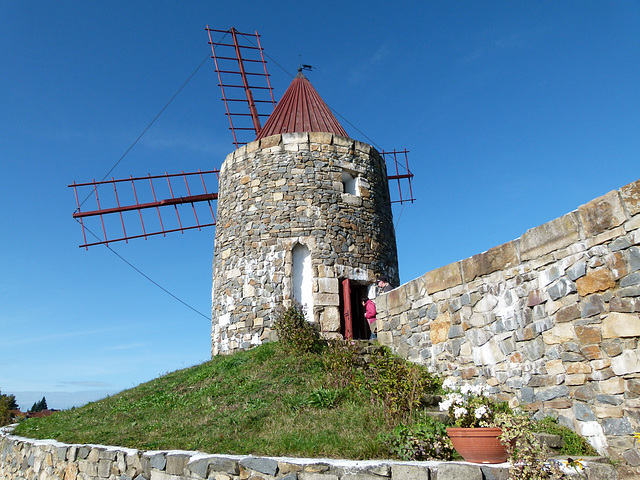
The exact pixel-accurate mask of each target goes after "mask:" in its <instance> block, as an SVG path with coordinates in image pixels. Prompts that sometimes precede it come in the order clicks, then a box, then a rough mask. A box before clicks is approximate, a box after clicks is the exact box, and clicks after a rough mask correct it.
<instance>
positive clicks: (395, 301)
mask: <svg viewBox="0 0 640 480" xmlns="http://www.w3.org/2000/svg"><path fill="white" fill-rule="evenodd" d="M406 304H407V291H406V289H405V286H404V285H403V286H401V287H399V288H396V289H394V290H391V291H390V292H389V293H388V294H387V308H388V309H389V310H393V309H397V308H401V307H403V306H405V305H406Z"/></svg>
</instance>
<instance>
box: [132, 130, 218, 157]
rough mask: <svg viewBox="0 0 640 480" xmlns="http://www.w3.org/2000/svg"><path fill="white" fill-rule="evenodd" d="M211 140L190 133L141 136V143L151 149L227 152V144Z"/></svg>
mask: <svg viewBox="0 0 640 480" xmlns="http://www.w3.org/2000/svg"><path fill="white" fill-rule="evenodd" d="M230 143H231V142H227V143H224V145H223V144H222V142H216V141H212V138H210V137H208V136H206V135H205V134H202V135H194V134H191V133H188V134H187V133H167V132H162V133H157V132H153V133H149V134H147V135H146V136H145V137H143V139H142V141H141V144H142V145H144V146H146V147H147V148H149V149H152V150H178V151H180V152H184V151H191V152H194V153H198V154H221V152H222V153H224V154H225V155H226V154H227V153H228V150H229V144H230Z"/></svg>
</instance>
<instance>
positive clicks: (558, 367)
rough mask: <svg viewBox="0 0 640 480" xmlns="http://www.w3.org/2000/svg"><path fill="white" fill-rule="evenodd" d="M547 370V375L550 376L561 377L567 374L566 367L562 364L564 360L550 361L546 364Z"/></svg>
mask: <svg viewBox="0 0 640 480" xmlns="http://www.w3.org/2000/svg"><path fill="white" fill-rule="evenodd" d="M545 368H546V369H547V373H548V374H549V375H560V374H562V373H565V369H564V365H563V364H562V360H560V359H556V360H549V361H548V362H547V363H545Z"/></svg>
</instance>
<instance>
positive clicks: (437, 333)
mask: <svg viewBox="0 0 640 480" xmlns="http://www.w3.org/2000/svg"><path fill="white" fill-rule="evenodd" d="M450 328H451V317H450V314H449V312H445V313H443V314H441V315H439V316H438V317H437V318H436V319H435V320H434V321H433V322H431V325H430V330H429V336H430V338H431V343H432V344H433V345H436V344H438V343H442V342H444V341H446V340H447V339H448V338H449V329H450Z"/></svg>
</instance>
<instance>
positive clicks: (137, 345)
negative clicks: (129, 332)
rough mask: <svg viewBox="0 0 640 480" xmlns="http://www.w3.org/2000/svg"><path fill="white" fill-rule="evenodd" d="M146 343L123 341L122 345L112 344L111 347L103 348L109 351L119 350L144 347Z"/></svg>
mask: <svg viewBox="0 0 640 480" xmlns="http://www.w3.org/2000/svg"><path fill="white" fill-rule="evenodd" d="M146 346H147V344H146V343H143V342H135V343H125V344H122V345H113V346H111V347H108V348H106V349H105V350H106V351H108V352H111V351H120V350H133V349H135V348H142V347H146Z"/></svg>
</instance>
